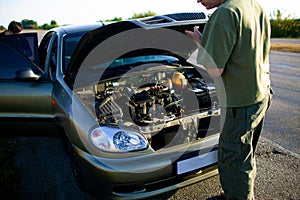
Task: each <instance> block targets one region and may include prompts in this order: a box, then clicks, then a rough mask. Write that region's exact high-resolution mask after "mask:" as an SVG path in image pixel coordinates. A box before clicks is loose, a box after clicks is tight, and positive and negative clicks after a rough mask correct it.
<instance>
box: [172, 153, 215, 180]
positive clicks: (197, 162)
mask: <svg viewBox="0 0 300 200" xmlns="http://www.w3.org/2000/svg"><path fill="white" fill-rule="evenodd" d="M217 161H218V150H215V151H211V152H209V153H206V154H202V155H198V156H196V157H192V158H188V159H185V160H181V161H178V162H177V175H180V174H184V173H187V172H191V171H194V170H197V169H201V168H203V167H206V166H208V165H211V164H214V163H216V162H217Z"/></svg>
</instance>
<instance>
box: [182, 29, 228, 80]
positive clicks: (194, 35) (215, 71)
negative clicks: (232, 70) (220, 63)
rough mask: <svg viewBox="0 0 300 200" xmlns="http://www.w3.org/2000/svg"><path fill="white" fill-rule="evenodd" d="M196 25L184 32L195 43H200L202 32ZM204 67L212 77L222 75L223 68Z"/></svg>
mask: <svg viewBox="0 0 300 200" xmlns="http://www.w3.org/2000/svg"><path fill="white" fill-rule="evenodd" d="M198 28H199V27H198V26H195V27H194V31H189V30H185V32H184V33H185V34H186V35H187V36H188V37H189V38H191V39H193V40H194V41H195V42H196V43H197V45H200V42H201V36H202V34H201V33H200V31H199V30H198ZM204 68H205V69H206V71H207V72H208V74H209V75H210V76H211V77H212V78H213V79H215V78H217V77H219V76H221V75H222V73H223V71H224V69H223V68H216V67H209V66H204Z"/></svg>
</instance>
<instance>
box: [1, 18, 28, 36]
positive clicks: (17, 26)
mask: <svg viewBox="0 0 300 200" xmlns="http://www.w3.org/2000/svg"><path fill="white" fill-rule="evenodd" d="M22 30H23V27H22V24H21V23H20V22H16V21H11V22H10V23H9V25H8V29H7V30H6V31H4V32H2V33H0V36H6V35H13V34H19V33H21V32H22Z"/></svg>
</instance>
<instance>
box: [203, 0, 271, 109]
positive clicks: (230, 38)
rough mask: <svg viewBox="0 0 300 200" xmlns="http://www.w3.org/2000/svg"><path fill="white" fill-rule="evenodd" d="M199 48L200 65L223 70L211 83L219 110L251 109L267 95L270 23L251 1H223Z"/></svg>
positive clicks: (208, 25)
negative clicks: (221, 108)
mask: <svg viewBox="0 0 300 200" xmlns="http://www.w3.org/2000/svg"><path fill="white" fill-rule="evenodd" d="M201 46H202V47H203V48H201V47H200V48H199V54H198V59H197V60H198V62H199V63H200V64H202V65H204V66H207V67H217V68H224V71H223V74H222V76H221V77H219V78H216V79H215V82H216V87H217V91H218V95H219V99H220V103H221V105H222V106H226V107H241V106H247V105H252V104H255V103H257V102H260V101H261V100H262V99H263V98H264V97H265V95H266V94H267V92H269V88H270V75H269V74H270V73H269V49H270V23H269V19H268V17H267V15H266V13H265V12H264V11H263V9H262V8H261V6H260V5H259V4H257V2H256V1H255V0H226V1H225V2H224V3H223V4H222V5H221V6H219V7H218V8H217V10H216V11H215V12H214V13H213V14H212V16H211V17H210V19H209V21H208V23H207V24H206V25H205V28H204V31H203V35H202V38H201ZM207 55H209V56H207Z"/></svg>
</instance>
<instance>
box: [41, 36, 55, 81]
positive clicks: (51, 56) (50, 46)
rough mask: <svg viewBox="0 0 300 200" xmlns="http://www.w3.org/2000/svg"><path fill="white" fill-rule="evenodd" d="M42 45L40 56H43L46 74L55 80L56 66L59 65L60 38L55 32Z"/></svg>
mask: <svg viewBox="0 0 300 200" xmlns="http://www.w3.org/2000/svg"><path fill="white" fill-rule="evenodd" d="M42 42H44V43H41V45H42V46H41V45H40V49H39V51H40V55H43V58H42V59H41V60H43V63H44V72H45V74H47V76H49V77H50V78H51V80H54V79H55V72H56V64H57V42H58V36H57V34H55V33H54V32H52V33H50V34H49V35H47V39H46V40H44V41H42Z"/></svg>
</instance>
